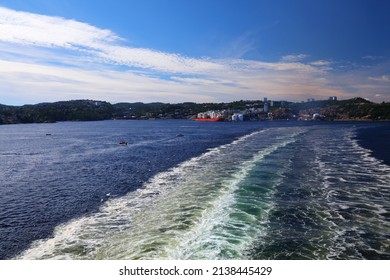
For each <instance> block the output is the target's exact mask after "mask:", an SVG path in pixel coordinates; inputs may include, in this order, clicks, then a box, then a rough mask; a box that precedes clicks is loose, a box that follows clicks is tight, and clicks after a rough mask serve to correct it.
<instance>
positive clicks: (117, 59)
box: [0, 7, 388, 103]
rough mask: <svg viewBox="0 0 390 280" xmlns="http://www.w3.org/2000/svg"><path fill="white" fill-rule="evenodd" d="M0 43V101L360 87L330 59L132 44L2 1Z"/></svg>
mask: <svg viewBox="0 0 390 280" xmlns="http://www.w3.org/2000/svg"><path fill="white" fill-rule="evenodd" d="M0 48H1V52H0V103H2V102H5V101H7V100H9V101H10V102H14V103H34V102H43V101H56V100H67V99H78V98H90V99H102V100H107V101H111V102H120V101H144V102H149V101H164V102H184V101H197V102H217V101H233V100H238V99H261V98H262V97H263V96H268V97H269V98H271V99H285V100H296V101H298V100H305V99H306V98H307V97H308V96H310V97H315V98H327V97H328V96H330V95H336V96H339V97H340V98H343V97H344V98H348V97H353V96H352V95H351V94H353V93H355V92H358V93H360V91H359V88H357V87H356V86H355V85H354V82H355V80H354V78H350V77H349V79H348V81H349V84H348V85H345V84H343V83H341V82H340V74H339V76H335V75H334V74H333V72H332V71H333V67H332V63H331V62H329V61H327V60H315V61H311V62H310V61H307V60H308V58H309V57H310V56H309V55H306V54H299V55H285V56H283V57H282V58H281V59H280V61H277V62H263V61H257V60H246V59H237V58H229V57H228V58H225V59H212V58H192V57H187V56H184V55H181V54H175V53H166V52H161V51H158V50H153V49H146V48H134V47H131V46H129V45H128V44H127V42H126V40H125V39H123V38H120V37H119V36H118V35H116V34H115V33H114V32H112V31H110V30H107V29H101V28H97V27H95V26H92V25H90V24H88V23H83V22H78V21H76V20H68V19H64V18H61V17H52V16H45V15H37V14H32V13H26V12H20V11H14V10H10V9H7V8H2V7H0ZM304 61H307V62H304ZM355 74H356V73H355ZM366 74H367V73H366ZM343 75H348V73H346V74H342V75H341V76H343ZM362 75H363V73H357V75H356V77H358V78H359V79H360V82H359V86H360V87H361V88H365V89H367V88H370V87H371V91H372V94H377V95H378V94H381V96H382V97H383V96H388V95H386V93H384V92H383V85H382V86H381V87H378V86H377V85H376V83H380V82H381V81H382V82H383V81H384V80H386V79H384V78H383V77H388V76H383V74H382V76H381V74H379V75H378V74H377V73H375V75H374V74H370V75H367V76H366V77H371V78H366V84H362V83H361V81H362V79H361V76H362ZM375 77H379V78H375ZM351 88H352V89H353V90H351ZM379 88H380V90H379ZM373 89H374V90H373ZM379 91H380V92H379ZM3 100H4V101H3Z"/></svg>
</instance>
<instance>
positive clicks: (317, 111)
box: [0, 97, 390, 124]
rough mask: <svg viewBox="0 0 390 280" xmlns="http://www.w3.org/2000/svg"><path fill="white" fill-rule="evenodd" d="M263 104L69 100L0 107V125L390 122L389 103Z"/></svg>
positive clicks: (349, 101)
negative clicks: (236, 119)
mask: <svg viewBox="0 0 390 280" xmlns="http://www.w3.org/2000/svg"><path fill="white" fill-rule="evenodd" d="M263 105H264V103H263V101H259V100H257V101H244V100H240V101H235V102H230V103H193V102H186V103H177V104H169V103H160V102H154V103H142V102H136V103H117V104H110V103H108V102H105V101H96V100H71V101H61V102H54V103H40V104H36V105H24V106H7V105H2V104H0V124H16V123H44V122H57V121H95V120H107V119H186V118H187V119H188V118H193V117H194V116H196V115H197V114H198V113H201V112H205V111H212V110H220V111H222V110H224V111H228V112H230V113H233V112H237V111H241V112H244V114H250V118H251V119H274V120H287V119H288V120H294V119H296V120H312V119H321V120H327V121H334V120H390V103H384V102H383V103H381V104H377V103H372V102H370V101H367V100H365V99H363V98H359V97H357V98H353V99H348V100H339V101H337V100H320V101H311V102H304V103H293V102H283V101H274V102H270V107H269V113H270V114H268V113H264V112H263V111H262V108H263Z"/></svg>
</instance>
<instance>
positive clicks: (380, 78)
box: [368, 75, 390, 82]
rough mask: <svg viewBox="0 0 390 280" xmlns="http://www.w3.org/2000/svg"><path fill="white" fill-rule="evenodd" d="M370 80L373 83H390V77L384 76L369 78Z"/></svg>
mask: <svg viewBox="0 0 390 280" xmlns="http://www.w3.org/2000/svg"><path fill="white" fill-rule="evenodd" d="M368 79H370V80H372V81H378V82H390V76H389V75H382V76H380V77H368Z"/></svg>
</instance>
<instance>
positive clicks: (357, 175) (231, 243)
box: [0, 121, 390, 259]
mask: <svg viewBox="0 0 390 280" xmlns="http://www.w3.org/2000/svg"><path fill="white" fill-rule="evenodd" d="M389 131H390V125H389V124H388V123H364V124H362V123H343V124H338V123H289V122H280V123H278V122H246V123H197V122H193V121H103V122H75V123H72V122H69V123H56V124H32V125H9V126H0V160H1V161H0V170H1V174H0V258H1V259H7V258H13V257H15V256H18V257H21V258H27V259H34V258H71V259H84V258H87V259H88V258H92V259H121V258H131V259H138V258H141V259H142V258H143V259H154V258H157V259H172V258H174V259H188V258H189V259H229V258H244V259H252V258H255V259H267V258H268V259H278V258H280V259H326V258H331V259H355V258H356V259H360V258H367V259H388V258H390V249H389V243H388V240H389V239H390V215H389V213H390V209H389V205H388V201H389V199H390V191H389V184H390V179H389V170H390V169H389V165H388V163H389V154H388V149H387V147H386V143H388V142H389ZM122 140H125V141H127V142H128V145H126V146H123V145H119V144H118V143H119V142H120V141H122Z"/></svg>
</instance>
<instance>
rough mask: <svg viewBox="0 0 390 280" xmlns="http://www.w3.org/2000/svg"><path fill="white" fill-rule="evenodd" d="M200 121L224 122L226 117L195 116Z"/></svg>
mask: <svg viewBox="0 0 390 280" xmlns="http://www.w3.org/2000/svg"><path fill="white" fill-rule="evenodd" d="M195 120H196V121H198V122H222V121H223V120H224V119H223V118H220V117H217V118H195Z"/></svg>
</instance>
